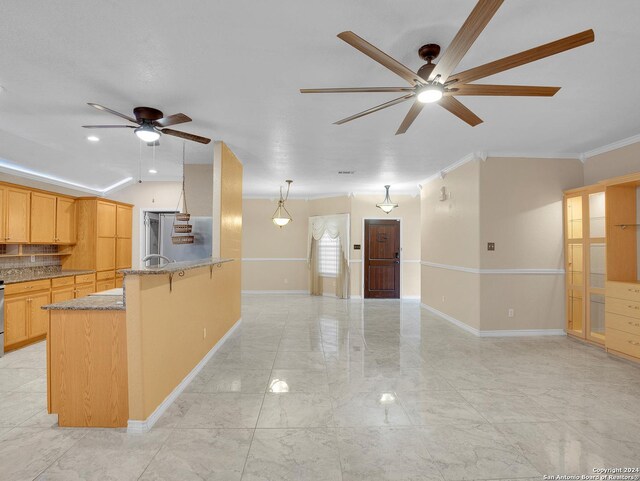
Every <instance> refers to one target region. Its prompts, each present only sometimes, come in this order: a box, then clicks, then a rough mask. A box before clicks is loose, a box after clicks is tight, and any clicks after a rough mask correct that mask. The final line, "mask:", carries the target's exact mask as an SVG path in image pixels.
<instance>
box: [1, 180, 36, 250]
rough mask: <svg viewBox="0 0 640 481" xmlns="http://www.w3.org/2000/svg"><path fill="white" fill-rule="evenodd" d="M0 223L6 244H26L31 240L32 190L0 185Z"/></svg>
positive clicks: (2, 240) (3, 241)
mask: <svg viewBox="0 0 640 481" xmlns="http://www.w3.org/2000/svg"><path fill="white" fill-rule="evenodd" d="M0 190H1V192H0V197H1V199H2V200H0V204H2V205H1V209H0V224H1V225H2V232H1V233H2V239H1V240H0V242H2V243H4V244H26V243H28V242H29V219H30V214H31V192H29V191H28V190H25V189H20V188H17V187H13V186H11V185H3V186H0Z"/></svg>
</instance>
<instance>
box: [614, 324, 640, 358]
mask: <svg viewBox="0 0 640 481" xmlns="http://www.w3.org/2000/svg"><path fill="white" fill-rule="evenodd" d="M607 349H611V350H613V351H618V352H621V353H623V354H627V355H629V356H633V357H637V358H640V336H636V335H634V334H629V333H628V332H623V331H618V330H617V329H607Z"/></svg>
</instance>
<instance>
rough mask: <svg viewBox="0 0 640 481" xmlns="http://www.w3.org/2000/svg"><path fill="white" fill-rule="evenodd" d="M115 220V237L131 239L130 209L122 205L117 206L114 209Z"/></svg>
mask: <svg viewBox="0 0 640 481" xmlns="http://www.w3.org/2000/svg"><path fill="white" fill-rule="evenodd" d="M116 211H117V213H116V219H117V229H116V236H117V237H126V238H128V239H130V238H131V230H132V225H131V207H126V206H124V205H119V206H117V208H116Z"/></svg>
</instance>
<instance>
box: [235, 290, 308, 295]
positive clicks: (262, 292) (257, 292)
mask: <svg viewBox="0 0 640 481" xmlns="http://www.w3.org/2000/svg"><path fill="white" fill-rule="evenodd" d="M242 294H309V291H305V290H297V291H277V290H273V291H251V290H243V291H242Z"/></svg>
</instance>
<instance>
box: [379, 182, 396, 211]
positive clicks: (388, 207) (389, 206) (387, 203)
mask: <svg viewBox="0 0 640 481" xmlns="http://www.w3.org/2000/svg"><path fill="white" fill-rule="evenodd" d="M389 187H391V186H390V185H385V186H384V188H385V190H386V192H387V194H386V195H385V196H384V200H383V201H382V202H380V203H379V204H376V207H379V208H380V209H382V211H383V212H384V213H385V214H388V213H389V212H391V211H392V210H393V209H395V208H396V207H398V204H394V203H393V202H391V199H390V198H389Z"/></svg>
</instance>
